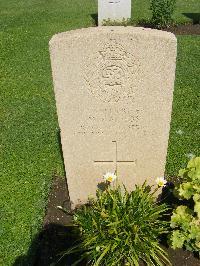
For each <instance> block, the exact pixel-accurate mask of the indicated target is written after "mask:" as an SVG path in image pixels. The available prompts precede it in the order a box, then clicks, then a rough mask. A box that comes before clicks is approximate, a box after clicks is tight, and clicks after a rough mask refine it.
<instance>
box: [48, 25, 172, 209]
mask: <svg viewBox="0 0 200 266" xmlns="http://www.w3.org/2000/svg"><path fill="white" fill-rule="evenodd" d="M50 54H51V64H52V72H53V80H54V90H55V97H56V105H57V113H58V120H59V125H60V129H61V141H62V149H63V155H64V162H65V168H66V175H67V183H68V188H69V194H70V199H71V201H72V203H73V204H77V203H79V202H85V201H86V200H87V197H88V195H95V191H96V188H97V185H98V183H101V182H102V175H103V174H104V173H105V172H107V171H112V172H114V171H115V170H117V175H118V177H119V180H120V181H121V182H123V183H124V184H125V185H126V186H127V187H128V188H129V189H132V188H133V187H134V184H135V183H138V184H141V183H143V182H144V180H145V179H147V180H148V182H149V183H150V184H152V183H154V179H155V177H157V176H163V175H164V169H165V161H166V153H167V146H168V136H169V129H170V117H171V107H172V99H173V87H174V78H175V62H176V38H175V36H174V35H173V34H172V33H167V32H162V31H158V30H152V29H143V28H134V27H98V28H87V29H81V30H74V31H69V32H64V33H60V34H57V35H55V36H53V38H52V39H51V41H50Z"/></svg>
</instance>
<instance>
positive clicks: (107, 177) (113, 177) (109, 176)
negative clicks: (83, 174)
mask: <svg viewBox="0 0 200 266" xmlns="http://www.w3.org/2000/svg"><path fill="white" fill-rule="evenodd" d="M103 179H104V180H105V181H108V182H110V183H112V182H113V181H115V180H116V179H117V176H116V175H115V173H110V172H108V173H106V174H105V175H104V176H103Z"/></svg>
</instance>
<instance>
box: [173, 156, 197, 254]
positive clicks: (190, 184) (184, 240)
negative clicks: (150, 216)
mask: <svg viewBox="0 0 200 266" xmlns="http://www.w3.org/2000/svg"><path fill="white" fill-rule="evenodd" d="M179 177H180V182H179V184H177V185H175V188H174V194H175V195H176V196H177V197H178V198H179V199H185V200H186V201H185V205H180V206H178V207H177V208H176V209H175V210H174V211H173V215H172V217H171V228H173V229H174V230H173V231H172V233H171V234H170V243H171V246H172V248H174V249H175V248H182V247H183V246H184V247H185V248H186V249H187V250H190V251H195V252H198V253H199V254H200V157H196V158H193V159H191V160H190V161H189V163H188V165H187V168H185V169H181V170H180V171H179Z"/></svg>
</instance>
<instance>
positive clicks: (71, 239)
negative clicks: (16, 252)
mask: <svg viewBox="0 0 200 266" xmlns="http://www.w3.org/2000/svg"><path fill="white" fill-rule="evenodd" d="M78 239H79V237H78V233H77V231H76V230H75V229H74V227H67V226H63V225H58V224H49V225H47V226H45V227H44V228H43V230H42V231H41V232H40V233H39V234H38V235H37V236H36V237H35V239H34V240H33V241H32V244H31V246H30V248H29V250H28V253H27V254H26V255H24V256H20V257H18V258H17V259H16V261H15V263H14V264H13V266H29V265H30V266H50V265H52V266H53V265H59V266H71V265H72V264H73V263H74V262H75V261H77V260H78V258H79V256H80V255H78V254H73V255H72V254H71V255H66V256H64V257H62V253H63V252H65V251H66V250H68V249H70V248H72V247H73V245H74V244H75V243H77V241H78ZM83 265H84V264H83V263H81V266H83Z"/></svg>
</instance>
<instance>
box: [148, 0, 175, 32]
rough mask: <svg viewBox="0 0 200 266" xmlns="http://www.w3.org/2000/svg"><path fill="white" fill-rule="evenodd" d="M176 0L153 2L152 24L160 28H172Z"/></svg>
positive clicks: (151, 7)
mask: <svg viewBox="0 0 200 266" xmlns="http://www.w3.org/2000/svg"><path fill="white" fill-rule="evenodd" d="M175 2H176V0H151V6H150V9H151V11H152V23H153V24H154V25H155V26H156V27H158V28H164V27H168V26H170V24H171V23H172V15H173V12H174V7H175Z"/></svg>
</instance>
